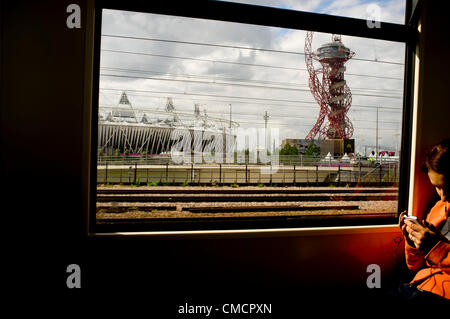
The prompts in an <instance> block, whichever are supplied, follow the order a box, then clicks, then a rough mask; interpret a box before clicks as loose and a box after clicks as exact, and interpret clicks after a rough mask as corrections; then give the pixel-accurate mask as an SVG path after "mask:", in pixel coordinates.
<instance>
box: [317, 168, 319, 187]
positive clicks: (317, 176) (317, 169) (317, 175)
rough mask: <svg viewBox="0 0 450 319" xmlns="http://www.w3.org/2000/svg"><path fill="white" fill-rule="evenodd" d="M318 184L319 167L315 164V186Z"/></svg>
mask: <svg viewBox="0 0 450 319" xmlns="http://www.w3.org/2000/svg"><path fill="white" fill-rule="evenodd" d="M318 184H319V165H317V164H316V185H318Z"/></svg>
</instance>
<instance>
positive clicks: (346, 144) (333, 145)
mask: <svg viewBox="0 0 450 319" xmlns="http://www.w3.org/2000/svg"><path fill="white" fill-rule="evenodd" d="M311 142H313V143H314V144H316V146H318V147H319V148H320V156H325V155H327V154H328V153H330V154H331V155H332V156H339V157H340V156H343V155H344V154H345V153H347V154H353V153H354V152H355V140H354V139H345V140H342V139H329V140H306V139H300V138H286V139H284V140H282V141H281V148H283V147H284V146H285V145H286V144H289V145H290V146H295V147H297V149H298V151H299V153H300V154H304V153H305V152H306V150H307V149H308V145H309V144H310V143H311Z"/></svg>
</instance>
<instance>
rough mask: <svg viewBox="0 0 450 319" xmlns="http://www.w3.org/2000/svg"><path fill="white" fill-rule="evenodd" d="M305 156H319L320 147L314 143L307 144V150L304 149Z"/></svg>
mask: <svg viewBox="0 0 450 319" xmlns="http://www.w3.org/2000/svg"><path fill="white" fill-rule="evenodd" d="M305 155H312V156H319V155H320V147H319V146H317V145H316V144H315V143H314V142H311V143H309V145H308V148H307V149H306V152H305Z"/></svg>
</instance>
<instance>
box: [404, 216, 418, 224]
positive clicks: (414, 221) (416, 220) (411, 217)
mask: <svg viewBox="0 0 450 319" xmlns="http://www.w3.org/2000/svg"><path fill="white" fill-rule="evenodd" d="M404 218H406V219H408V220H410V221H412V222H413V223H415V224H420V222H419V220H418V219H417V216H408V215H405V216H404Z"/></svg>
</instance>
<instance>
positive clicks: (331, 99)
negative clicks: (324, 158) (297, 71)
mask: <svg viewBox="0 0 450 319" xmlns="http://www.w3.org/2000/svg"><path fill="white" fill-rule="evenodd" d="M313 34H314V32H311V31H309V32H307V33H306V39H305V62H306V67H307V70H308V73H309V88H310V90H311V93H312V95H313V96H314V99H315V100H316V101H317V103H318V104H319V107H320V111H319V116H318V118H317V121H316V123H315V124H314V126H313V128H312V129H311V131H309V133H308V135H306V139H307V140H313V139H315V138H318V139H319V140H323V139H349V138H351V137H352V135H353V125H352V123H351V122H350V119H349V118H348V117H347V112H348V110H349V109H350V106H351V104H352V93H351V92H350V88H349V87H348V86H347V84H346V82H345V80H344V72H345V66H344V64H345V63H346V62H347V61H348V60H350V59H351V58H352V57H353V55H354V54H355V53H354V52H352V51H350V49H348V48H347V47H345V46H344V45H343V44H342V40H341V36H340V35H335V34H333V35H332V36H331V40H332V42H330V43H326V44H324V45H322V46H321V47H320V48H319V49H317V51H315V52H313V51H312V49H311V43H312V39H313ZM313 60H316V61H318V62H320V65H321V68H319V69H315V68H314V65H313ZM319 76H321V77H322V81H320V80H319Z"/></svg>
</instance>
